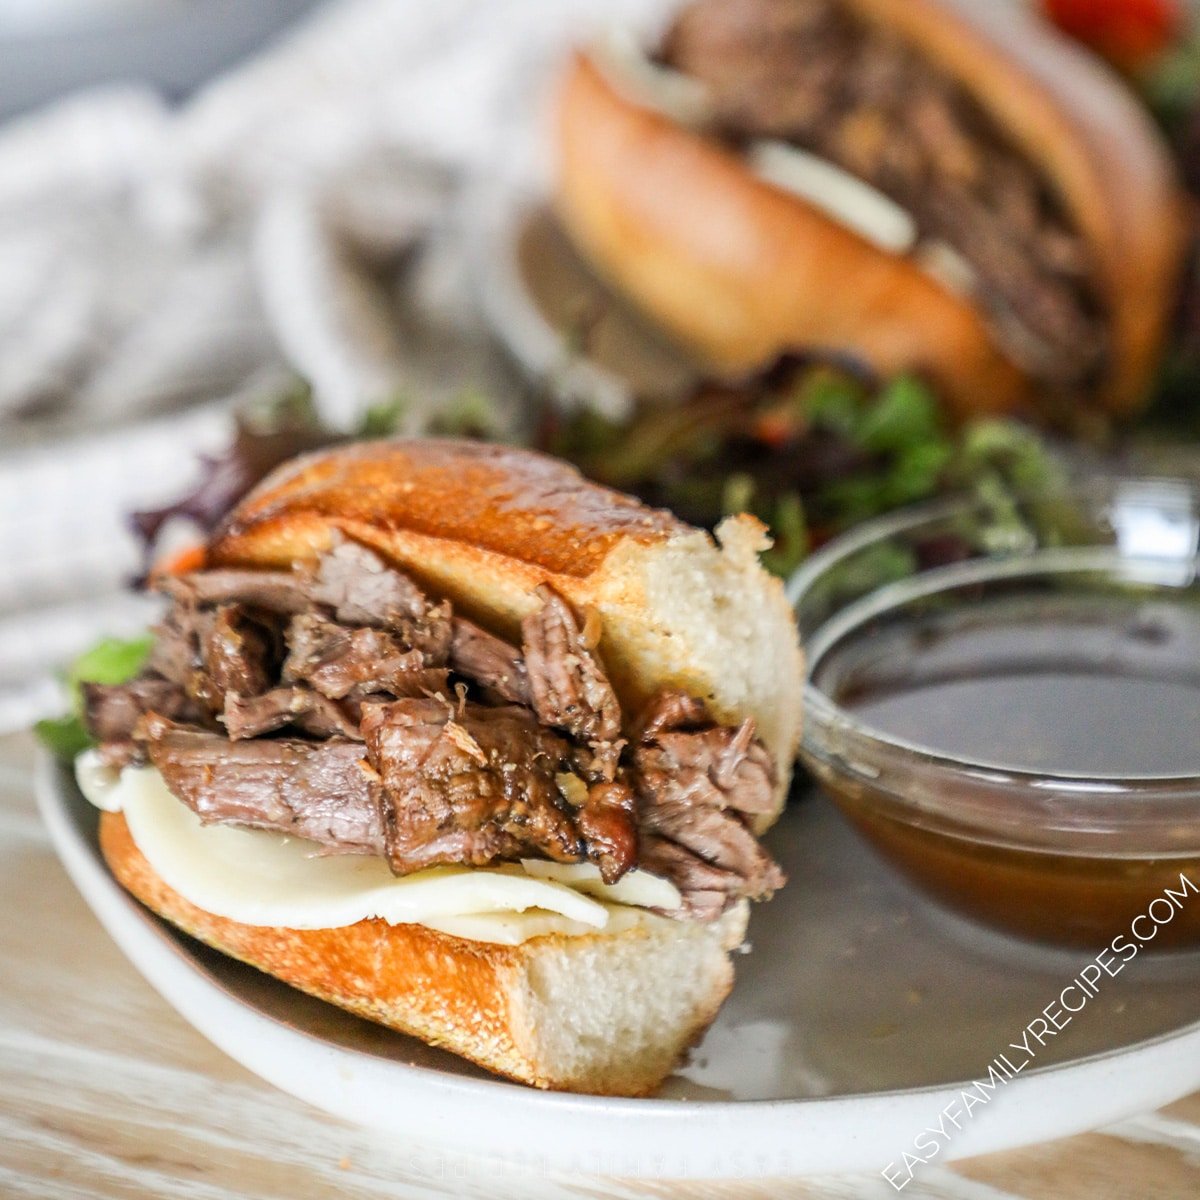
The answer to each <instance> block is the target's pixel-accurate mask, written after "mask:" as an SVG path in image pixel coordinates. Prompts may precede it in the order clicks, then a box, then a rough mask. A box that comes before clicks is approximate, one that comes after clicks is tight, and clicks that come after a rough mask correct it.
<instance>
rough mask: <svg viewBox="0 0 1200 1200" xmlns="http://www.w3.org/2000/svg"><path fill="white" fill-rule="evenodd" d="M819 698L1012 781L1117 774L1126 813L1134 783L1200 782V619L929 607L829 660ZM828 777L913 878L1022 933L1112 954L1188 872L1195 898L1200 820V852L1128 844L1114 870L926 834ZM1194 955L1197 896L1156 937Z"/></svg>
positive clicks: (860, 637)
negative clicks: (1153, 779)
mask: <svg viewBox="0 0 1200 1200" xmlns="http://www.w3.org/2000/svg"><path fill="white" fill-rule="evenodd" d="M814 682H815V683H816V685H817V686H818V687H819V688H820V690H821V691H822V692H824V693H825V694H826V695H828V696H830V697H831V698H832V699H833V700H835V701H836V702H837V703H838V704H839V705H840V706H841V707H842V708H843V709H845V710H847V711H849V712H850V713H852V714H853V715H854V716H855V717H856V718H858V719H859V721H861V722H862V723H863V724H865V725H866V726H868V727H870V728H871V729H874V730H876V731H879V732H881V733H883V734H885V735H887V736H888V737H889V738H891V739H897V740H899V741H901V742H904V743H909V744H911V745H914V746H918V747H922V748H925V749H928V750H930V751H933V752H935V753H938V754H941V755H945V756H950V757H953V758H965V759H969V760H973V761H976V762H980V763H985V764H990V765H993V766H994V767H996V768H998V769H1002V770H1006V771H1009V772H1014V773H1021V772H1030V773H1034V774H1036V773H1037V772H1053V773H1056V774H1077V775H1084V776H1096V777H1099V778H1107V777H1114V776H1118V777H1121V778H1122V779H1123V780H1124V781H1125V782H1126V784H1127V786H1130V787H1132V788H1134V789H1135V795H1134V797H1133V798H1132V799H1131V801H1130V803H1136V787H1137V777H1150V776H1190V775H1195V776H1197V777H1200V607H1198V608H1194V609H1193V608H1192V607H1190V606H1188V605H1181V604H1179V603H1178V602H1177V601H1172V602H1168V601H1166V600H1156V599H1155V598H1154V597H1152V596H1151V597H1147V596H1138V595H1136V594H1118V595H1116V596H1112V597H1098V596H1096V595H1094V594H1092V595H1082V594H1081V595H1071V594H1069V593H1067V594H1060V593H1054V592H1047V593H1046V594H1041V595H1033V596H1030V595H1004V594H1000V595H992V596H989V595H986V594H984V595H978V596H974V597H972V598H971V602H970V603H969V604H961V603H948V604H947V603H943V604H941V605H938V604H932V605H931V604H925V605H923V606H921V607H920V608H911V609H909V610H908V611H906V612H905V611H901V612H892V613H888V614H885V615H884V616H881V617H878V618H875V620H874V621H873V622H872V623H871V624H870V625H868V626H862V627H859V628H858V629H855V630H854V631H852V633H850V634H849V635H848V636H847V637H845V638H844V639H843V642H842V643H840V644H835V645H834V646H833V647H831V648H830V649H829V650H828V651H826V652H825V653H824V654H823V655H822V658H821V661H820V662H819V663H818V664H817V665H816V669H815V671H814ZM816 771H817V774H818V776H819V778H820V779H821V781H822V782H823V783H824V785H825V786H826V788H827V789H828V790H829V791H830V792H831V793H832V794H833V795H834V796H835V798H836V799H837V800H838V802H839V804H840V806H841V807H842V809H843V811H844V812H845V813H846V815H847V816H848V817H849V818H850V820H851V821H852V822H853V823H854V825H855V826H856V827H857V828H858V829H859V830H860V832H862V833H863V834H864V835H865V836H866V838H867V839H868V840H869V841H871V842H872V843H873V844H874V845H875V846H876V847H877V848H878V849H879V850H880V851H881V852H882V853H883V854H884V855H885V856H886V857H887V858H889V859H890V860H891V861H892V862H893V863H895V865H897V866H898V867H899V868H900V869H901V870H903V871H904V872H905V873H906V874H908V875H909V876H911V877H912V878H914V879H915V880H917V881H918V882H919V883H921V884H922V885H923V886H924V887H925V888H926V889H928V890H929V891H930V892H931V893H932V894H934V895H935V896H937V897H938V898H939V899H941V900H942V901H944V902H946V903H948V904H950V905H951V906H953V907H955V908H957V909H959V910H961V911H963V912H965V913H967V914H969V915H971V916H975V917H978V918H981V919H983V920H985V921H987V922H989V923H991V924H993V925H996V926H999V927H1001V928H1003V929H1006V930H1009V931H1011V932H1016V933H1020V934H1024V935H1028V936H1033V937H1037V938H1041V939H1046V940H1051V941H1056V942H1062V943H1069V944H1074V945H1091V944H1093V943H1095V944H1097V945H1104V944H1107V943H1108V942H1109V941H1110V940H1111V939H1112V938H1113V937H1114V936H1115V935H1117V934H1119V933H1122V932H1126V931H1127V930H1128V926H1129V922H1130V921H1131V920H1132V919H1133V918H1134V917H1136V916H1138V914H1140V913H1143V912H1145V910H1146V908H1147V906H1148V905H1149V904H1150V903H1151V902H1152V901H1154V900H1155V899H1156V898H1157V897H1159V896H1161V895H1162V894H1163V892H1164V890H1165V889H1167V888H1169V887H1177V886H1178V884H1179V878H1180V873H1181V872H1185V873H1186V874H1187V875H1188V876H1189V877H1190V878H1191V879H1192V880H1194V881H1195V882H1196V883H1197V884H1200V804H1198V811H1197V813H1196V818H1195V820H1196V827H1197V833H1196V837H1195V839H1194V840H1193V841H1191V842H1190V843H1189V845H1190V846H1192V847H1196V853H1195V854H1178V855H1177V854H1171V855H1168V856H1163V857H1151V856H1148V855H1146V854H1144V853H1140V852H1139V847H1138V846H1137V844H1136V840H1135V839H1134V838H1133V836H1132V835H1130V838H1129V840H1128V841H1122V837H1121V836H1118V837H1116V838H1114V840H1113V842H1112V843H1111V845H1109V846H1107V847H1106V851H1105V853H1104V854H1103V855H1100V854H1097V853H1094V852H1087V851H1086V850H1085V851H1084V852H1080V853H1076V852H1074V850H1073V849H1072V848H1071V847H1065V848H1061V852H1057V851H1056V852H1049V851H1048V850H1035V849H1029V848H1021V847H1017V846H1012V845H1001V844H999V842H1000V840H1001V839H988V838H987V837H984V836H977V835H976V832H975V831H972V830H969V829H965V828H956V826H955V823H954V821H953V819H952V818H951V819H949V820H945V821H925V820H921V819H918V818H915V817H914V816H913V814H911V813H909V812H908V810H907V809H906V808H905V807H904V805H903V803H901V804H899V805H898V804H897V798H896V797H895V796H893V795H891V794H889V793H888V792H886V791H885V790H883V788H882V786H880V785H876V784H873V783H872V782H871V781H870V779H868V778H865V777H863V776H861V775H858V776H854V775H848V774H846V773H843V772H841V771H838V770H835V769H832V767H830V766H828V765H826V766H825V767H821V766H818V767H817V768H816ZM1018 778H1019V775H1018ZM1030 786H1032V785H1030ZM945 787H946V789H947V792H948V795H943V796H942V797H940V798H939V799H940V801H941V804H940V807H941V808H942V809H943V810H945V809H948V810H949V812H950V813H951V814H952V813H953V811H954V800H955V794H954V792H953V788H954V780H953V776H952V775H950V776H947V780H946V783H945ZM947 800H948V801H949V802H950V803H949V804H948V805H947V804H946V803H945V801H947ZM996 802H997V804H1002V803H1004V802H1005V801H1004V800H1003V799H1002V798H1000V797H999V796H998V798H997V801H996ZM1085 802H1086V801H1081V803H1085ZM960 803H961V802H960ZM1189 824H1190V821H1189ZM1196 942H1200V896H1197V897H1195V898H1194V899H1193V900H1192V901H1191V902H1190V903H1189V904H1186V905H1183V906H1181V910H1180V912H1179V913H1178V916H1177V918H1176V919H1174V920H1173V921H1171V922H1170V923H1169V924H1166V925H1164V926H1163V927H1162V928H1161V929H1160V930H1159V931H1158V933H1157V935H1156V936H1155V938H1154V939H1153V945H1154V946H1155V947H1156V948H1157V947H1167V946H1177V945H1183V944H1188V943H1192V944H1194V943H1196Z"/></svg>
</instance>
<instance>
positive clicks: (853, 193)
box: [747, 140, 917, 254]
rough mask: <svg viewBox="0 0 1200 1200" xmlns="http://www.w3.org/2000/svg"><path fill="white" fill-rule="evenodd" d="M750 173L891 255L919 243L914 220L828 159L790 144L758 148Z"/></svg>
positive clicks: (766, 143)
mask: <svg viewBox="0 0 1200 1200" xmlns="http://www.w3.org/2000/svg"><path fill="white" fill-rule="evenodd" d="M747 161H748V162H749V164H750V169H751V170H752V171H753V172H754V173H755V174H756V175H757V176H758V177H759V178H760V179H765V180H766V181H767V182H768V183H770V184H773V185H774V186H775V187H777V188H782V189H783V190H784V191H788V192H792V193H793V194H795V195H797V196H799V197H801V199H803V200H807V201H808V202H809V203H810V204H811V205H813V207H814V208H819V209H820V210H821V211H822V212H824V213H826V214H827V215H828V216H830V217H832V218H833V219H834V220H835V221H837V222H838V224H840V225H844V226H845V227H846V228H847V229H851V230H853V231H854V232H855V233H857V234H858V235H859V236H860V237H863V238H866V240H867V241H869V242H873V243H874V244H875V245H876V246H878V247H880V249H882V250H887V251H888V252H889V253H891V254H907V253H908V252H909V251H910V250H911V249H912V248H913V246H915V245H916V242H917V223H916V220H915V219H914V218H913V215H912V214H911V213H910V212H908V211H907V210H906V209H904V208H902V207H901V206H900V205H899V204H897V203H896V202H895V201H894V200H893V199H892V198H891V197H890V196H885V195H884V193H883V192H881V191H879V189H878V188H874V187H872V186H871V185H870V184H869V183H864V182H863V180H861V179H859V178H858V177H857V176H855V175H851V174H850V173H849V172H848V171H843V170H842V168H841V167H838V166H835V165H834V164H833V163H831V162H829V161H828V160H826V159H823V158H818V157H817V156H816V155H815V154H809V153H808V151H806V150H801V149H800V148H799V147H798V146H793V145H791V144H790V143H788V142H778V141H773V140H765V141H758V142H755V143H753V145H751V146H750V148H749V150H748V151H747Z"/></svg>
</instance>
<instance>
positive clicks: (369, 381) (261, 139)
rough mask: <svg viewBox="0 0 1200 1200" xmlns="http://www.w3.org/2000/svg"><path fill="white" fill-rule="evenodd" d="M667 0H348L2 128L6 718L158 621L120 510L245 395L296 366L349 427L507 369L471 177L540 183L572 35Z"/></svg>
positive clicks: (641, 13)
mask: <svg viewBox="0 0 1200 1200" xmlns="http://www.w3.org/2000/svg"><path fill="white" fill-rule="evenodd" d="M672 2H673V0H437V3H428V2H427V0H338V2H336V3H331V4H328V5H327V6H325V7H324V8H322V9H320V10H318V11H317V13H316V14H315V15H314V16H313V17H311V18H310V19H309V20H307V21H306V22H305V23H304V24H303V25H302V26H300V27H299V28H297V29H296V30H295V31H294V32H292V33H291V34H289V35H288V36H287V37H286V38H285V39H284V40H283V41H281V42H280V43H279V44H277V45H276V46H274V47H272V48H271V49H269V50H268V51H267V52H266V53H264V54H263V55H262V56H260V57H259V58H258V59H256V60H254V61H252V62H250V63H248V64H246V65H243V66H241V67H239V68H238V69H236V70H235V71H233V72H232V73H231V74H229V75H228V76H226V77H224V78H222V79H219V80H217V81H215V82H214V83H212V84H210V85H209V86H208V87H206V88H205V89H204V90H202V91H201V92H200V93H199V94H198V95H197V96H195V97H194V98H193V99H192V100H191V101H190V102H189V103H187V104H186V105H185V106H183V107H182V108H180V109H178V110H172V109H170V108H168V107H166V106H165V105H164V104H163V103H162V102H161V101H160V100H159V99H158V97H156V96H155V95H154V94H153V93H152V92H149V91H147V90H144V89H139V88H136V87H132V86H129V87H115V88H106V89H102V90H98V91H93V92H89V93H85V94H81V95H78V96H74V97H71V98H69V99H67V100H65V101H62V102H60V103H58V104H56V105H54V106H52V107H50V108H48V109H47V110H45V111H42V112H38V113H34V114H33V115H30V116H28V117H24V118H21V119H19V120H17V121H15V122H13V123H11V124H9V125H8V126H6V127H4V128H2V129H0V561H3V562H4V564H5V571H4V572H3V573H0V729H3V728H10V727H13V726H14V725H16V724H19V723H21V722H23V721H25V720H27V719H29V717H30V716H32V715H36V714H37V713H38V712H40V711H45V710H48V709H51V708H53V706H54V704H55V703H56V700H55V695H54V688H53V686H52V684H51V683H50V682H49V676H48V673H47V672H48V667H49V664H51V663H54V662H57V661H61V660H62V659H63V658H64V657H67V656H69V655H70V654H72V653H74V652H76V651H78V650H79V649H80V648H82V647H83V646H85V645H86V644H87V643H88V642H89V641H91V640H93V639H94V638H95V636H97V634H99V633H101V632H104V631H106V630H107V631H112V632H128V631H129V630H130V629H131V628H133V627H136V625H137V623H138V622H140V621H144V619H145V607H144V604H139V603H134V602H131V601H129V600H124V599H121V589H122V587H123V585H124V582H125V579H126V577H127V576H128V575H129V573H130V572H131V571H132V569H133V568H134V566H135V565H136V561H137V557H136V549H135V547H134V544H133V542H132V539H131V538H130V535H129V534H128V532H127V530H126V528H125V526H124V523H123V514H124V513H125V512H127V511H128V510H130V509H132V508H145V507H150V506H153V505H154V504H156V503H158V502H161V501H162V500H164V499H165V498H167V497H169V496H171V495H173V494H175V493H177V492H178V491H179V490H180V488H181V487H182V486H184V485H185V484H186V482H187V480H188V478H189V477H190V476H191V474H192V473H193V472H194V470H195V465H194V464H195V455H196V454H197V453H198V451H199V450H201V449H203V448H207V449H210V450H211V449H214V448H216V447H217V446H219V445H220V444H222V443H223V442H224V441H225V440H226V438H227V437H228V433H229V430H228V422H227V416H226V414H227V405H228V403H229V402H230V401H231V400H234V399H237V398H239V397H242V396H245V395H252V394H264V393H269V392H270V391H271V390H272V389H276V388H279V387H281V386H282V384H283V382H284V381H285V380H286V379H287V378H288V377H289V374H290V373H297V374H300V375H302V376H303V377H305V378H307V379H308V380H309V381H310V382H311V383H312V385H313V388H314V394H315V399H316V402H317V405H318V407H319V409H320V411H321V413H322V415H323V416H324V418H325V419H326V420H327V421H329V422H330V423H332V424H334V425H337V426H339V427H343V428H348V427H350V426H352V424H353V422H354V419H355V417H356V416H357V415H358V414H360V413H361V412H362V410H363V409H364V407H365V406H367V405H369V404H371V403H373V402H377V401H379V400H381V399H384V398H390V397H391V396H393V395H395V394H397V393H399V394H403V395H405V396H406V397H407V398H408V400H409V401H410V406H409V409H408V413H409V418H408V419H409V422H410V424H411V426H412V428H413V429H419V428H420V427H421V425H422V423H423V422H424V421H425V420H426V419H427V418H428V416H429V414H430V412H432V411H434V410H435V409H436V406H437V405H438V404H439V403H440V402H441V401H443V400H444V399H445V398H446V397H447V396H448V395H451V394H454V393H456V392H458V391H460V390H461V389H462V388H463V387H464V386H468V385H470V386H475V387H481V388H484V389H486V390H492V391H495V390H498V389H499V390H502V389H503V387H504V380H505V375H504V372H503V369H502V368H501V367H500V366H499V364H498V361H497V359H496V357H495V352H494V350H493V349H492V347H491V345H490V342H489V340H488V338H487V336H486V333H485V331H484V330H483V329H482V326H481V322H480V319H479V317H478V314H477V313H476V311H475V309H474V306H473V303H472V289H471V287H470V279H469V271H470V264H469V262H468V261H467V260H466V258H465V256H464V252H463V246H464V244H465V243H466V242H467V241H469V238H468V237H467V236H466V234H467V231H465V230H464V229H463V227H462V222H463V220H464V219H465V218H464V213H465V211H466V208H465V206H463V205H462V204H461V203H460V197H461V196H462V195H463V194H464V193H465V191H466V190H467V189H468V188H470V189H471V193H472V194H473V195H477V194H478V188H479V181H480V179H481V178H482V179H487V178H488V177H489V176H490V175H495V176H497V177H499V176H500V175H501V174H503V175H504V176H505V177H507V178H508V179H510V180H511V178H512V177H513V176H514V175H518V176H522V177H525V178H528V179H531V180H535V179H537V178H538V176H539V173H540V172H541V171H542V170H543V169H544V157H545V156H544V148H545V138H544V132H545V130H544V119H545V117H544V100H545V97H546V95H547V91H548V88H549V86H550V85H551V83H552V80H553V76H554V72H555V70H556V69H557V66H558V64H559V63H560V62H561V59H562V55H563V53H564V52H565V50H566V48H567V47H568V46H569V45H570V44H572V43H575V42H579V41H583V40H586V39H587V38H589V37H590V36H593V35H594V33H595V32H596V30H597V28H598V26H600V25H603V24H607V23H611V22H614V21H630V22H633V23H635V24H641V23H646V24H651V23H657V22H658V21H659V20H660V19H661V16H662V14H663V13H664V12H665V11H666V10H668V9H669V8H670V7H671V4H672ZM181 412H182V414H183V415H180V413H181ZM168 413H173V414H175V415H173V416H164V415H163V414H168ZM51 434H59V435H61V437H60V438H59V440H55V441H49V440H48V436H49V435H51ZM68 435H69V436H68Z"/></svg>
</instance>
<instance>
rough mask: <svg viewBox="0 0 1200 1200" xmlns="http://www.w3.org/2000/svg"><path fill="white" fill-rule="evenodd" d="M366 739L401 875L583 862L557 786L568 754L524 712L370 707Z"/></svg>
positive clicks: (411, 704)
mask: <svg viewBox="0 0 1200 1200" xmlns="http://www.w3.org/2000/svg"><path fill="white" fill-rule="evenodd" d="M362 729H363V735H364V737H365V738H366V742H367V750H368V752H369V754H370V758H371V762H372V763H373V764H374V766H375V769H376V770H377V771H378V773H379V779H380V784H381V788H380V792H379V796H380V802H381V806H382V814H381V816H382V824H383V828H384V830H385V836H386V847H387V857H388V861H389V862H390V863H391V864H392V869H393V870H394V871H396V872H397V873H400V874H404V873H406V872H409V871H415V870H418V869H419V868H421V867H428V866H432V865H434V864H437V863H467V864H471V865H474V866H484V865H486V864H488V863H491V862H495V861H496V860H497V859H512V858H519V857H521V856H522V855H526V856H528V855H533V856H538V857H545V858H550V859H554V860H555V861H558V862H577V861H579V860H580V859H581V858H582V857H583V855H584V850H585V847H584V845H583V843H582V842H581V840H580V838H579V835H578V833H577V832H576V830H575V827H574V825H573V823H572V821H571V819H570V817H569V815H568V814H567V812H565V811H564V808H565V807H566V806H565V804H564V802H563V798H562V794H561V792H560V791H559V788H558V784H557V782H556V779H555V777H556V776H557V775H559V774H561V773H562V772H564V771H568V770H569V769H570V757H571V747H570V745H569V744H568V743H567V742H566V740H565V739H563V738H561V737H559V736H557V735H556V734H554V733H553V732H551V731H550V730H549V729H547V728H546V727H545V726H544V725H540V724H538V722H537V720H536V719H535V718H534V716H533V714H532V713H530V712H529V710H528V709H524V708H519V707H515V706H514V707H510V708H490V707H487V706H486V705H481V704H474V703H464V704H462V705H460V706H457V707H455V706H453V705H451V704H448V703H446V702H443V701H440V700H431V699H420V700H397V701H396V702H394V703H392V704H379V705H368V706H367V707H366V709H365V711H364V713H363V722H362Z"/></svg>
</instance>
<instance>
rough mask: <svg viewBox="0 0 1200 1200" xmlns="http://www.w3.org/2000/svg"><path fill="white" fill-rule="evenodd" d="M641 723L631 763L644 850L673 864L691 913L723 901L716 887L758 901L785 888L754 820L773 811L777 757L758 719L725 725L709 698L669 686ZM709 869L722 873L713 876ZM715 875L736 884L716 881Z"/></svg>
mask: <svg viewBox="0 0 1200 1200" xmlns="http://www.w3.org/2000/svg"><path fill="white" fill-rule="evenodd" d="M640 725H641V728H642V730H643V732H642V735H641V738H640V740H639V742H638V744H637V745H636V746H635V747H634V749H633V755H632V759H633V761H632V768H631V774H632V778H633V782H634V786H635V788H636V789H637V795H638V804H639V820H640V823H639V828H640V830H641V831H642V834H643V836H644V838H645V839H646V841H647V843H648V844H647V845H644V846H643V849H642V852H641V855H640V857H641V859H642V861H646V860H647V858H648V857H649V858H650V859H652V860H654V861H656V862H658V863H659V864H660V865H661V866H664V867H666V869H667V870H668V871H669V873H670V874H669V877H671V878H673V879H674V880H675V882H676V884H677V886H679V888H680V891H681V892H682V893H683V896H684V901H685V904H686V905H687V907H688V910H689V915H695V916H702V915H704V914H705V913H706V912H707V911H708V910H709V908H710V907H711V905H712V904H713V903H715V901H714V899H713V897H712V896H708V895H707V894H706V893H709V892H713V893H717V892H721V894H723V895H724V896H726V897H730V896H733V897H738V896H749V897H751V898H752V899H759V898H762V897H764V896H769V895H770V894H771V893H772V892H774V891H775V890H776V889H777V888H780V887H782V886H783V883H784V876H783V873H782V871H780V869H779V867H778V866H777V865H776V863H775V862H774V861H773V860H772V858H771V857H770V855H769V854H768V853H767V852H766V850H764V849H763V847H762V845H761V844H760V843H759V841H758V839H757V838H756V837H755V836H754V834H753V833H752V832H751V830H750V827H749V825H748V824H747V820H746V819H747V817H750V816H753V815H756V814H759V813H767V812H770V811H771V807H772V804H773V801H774V795H775V773H774V770H773V767H772V764H771V760H770V756H769V755H768V754H767V752H766V750H765V749H764V748H763V746H762V743H761V742H759V741H758V740H757V739H756V738H755V737H754V727H753V723H752V722H750V721H745V722H743V723H742V724H741V725H740V726H738V727H737V728H731V727H729V726H726V725H719V724H717V723H716V722H714V721H713V720H712V719H711V717H709V716H708V714H707V710H706V708H705V706H704V705H703V704H702V703H701V702H699V701H697V700H695V699H693V698H692V697H689V696H686V695H684V694H683V693H680V692H671V691H666V692H663V693H661V694H660V695H659V696H658V698H657V699H656V700H655V701H653V702H652V703H651V705H650V706H649V708H648V709H647V711H646V712H645V713H644V714H643V716H642V719H641V722H640ZM666 844H669V846H670V847H671V848H670V849H668V848H667V845H666ZM692 860H696V863H698V864H703V865H702V866H701V865H696V864H694V863H693V862H692ZM709 868H712V869H715V870H718V871H720V872H723V873H724V874H723V875H721V876H714V875H713V874H712V871H711V870H709ZM716 878H720V879H724V880H726V881H727V882H728V883H730V885H731V886H730V887H728V888H726V889H720V888H716V887H714V886H713V880H714V879H716ZM724 903H725V901H722V906H723V905H724Z"/></svg>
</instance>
